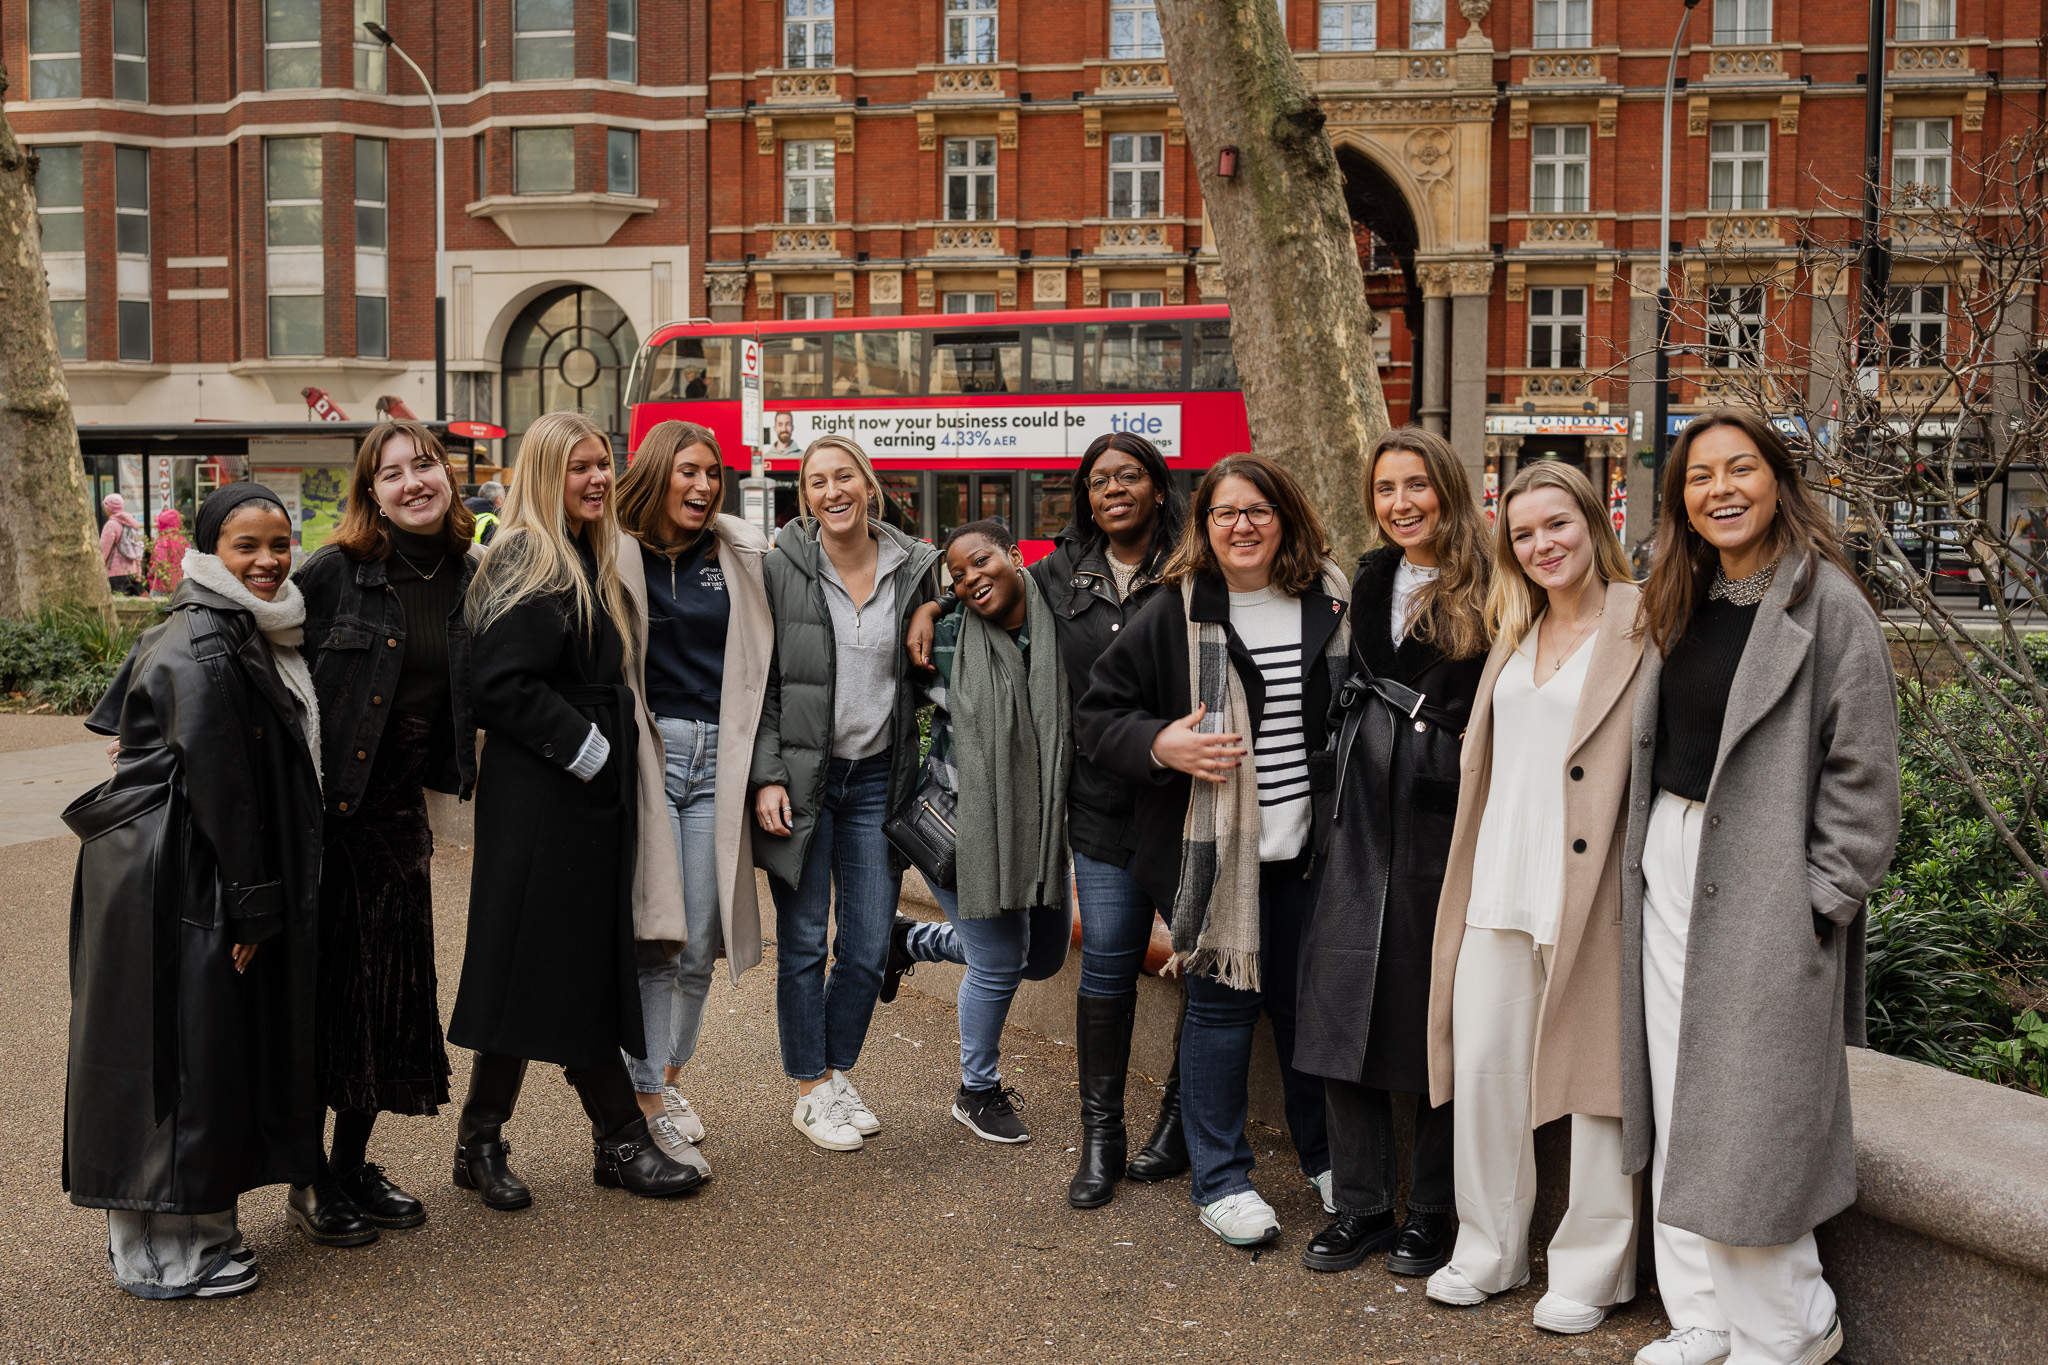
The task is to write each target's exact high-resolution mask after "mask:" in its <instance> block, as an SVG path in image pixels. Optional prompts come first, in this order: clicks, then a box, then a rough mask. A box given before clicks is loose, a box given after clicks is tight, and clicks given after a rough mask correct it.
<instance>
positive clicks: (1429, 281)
mask: <svg viewBox="0 0 2048 1365" xmlns="http://www.w3.org/2000/svg"><path fill="white" fill-rule="evenodd" d="M1415 280H1416V283H1418V284H1420V285H1421V286H1422V297H1424V298H1426V299H1444V298H1449V297H1450V294H1451V268H1450V266H1448V265H1446V264H1445V263H1443V262H1441V261H1427V262H1424V263H1423V264H1421V265H1418V266H1416V267H1415Z"/></svg>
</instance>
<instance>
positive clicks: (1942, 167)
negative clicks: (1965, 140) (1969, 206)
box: [1892, 118, 1955, 207]
mask: <svg viewBox="0 0 2048 1365" xmlns="http://www.w3.org/2000/svg"><path fill="white" fill-rule="evenodd" d="M1936 136H1938V137H1939V145H1938V146H1932V145H1930V142H1931V141H1932V140H1933V138H1934V137H1936ZM1954 137H1955V124H1954V123H1953V122H1952V121H1951V120H1949V119H1945V118H1901V119H1893V120H1892V195H1893V197H1894V198H1895V199H1898V200H1902V201H1908V202H1910V203H1911V204H1912V205H1914V206H1919V205H1929V206H1933V207H1940V206H1943V205H1946V204H1947V203H1948V201H1949V171H1950V170H1951V169H1952V158H1953V157H1954V155H1955V142H1954Z"/></svg>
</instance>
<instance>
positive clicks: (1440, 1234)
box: [1387, 1209, 1458, 1275]
mask: <svg viewBox="0 0 2048 1365" xmlns="http://www.w3.org/2000/svg"><path fill="white" fill-rule="evenodd" d="M1457 1237H1458V1215H1457V1214H1455V1213H1453V1212H1451V1211H1450V1210H1449V1209H1440V1210H1438V1211H1437V1212H1434V1213H1416V1212H1414V1211H1413V1210H1410V1211H1409V1214H1408V1221H1407V1222H1406V1223H1403V1224H1402V1225H1401V1235H1400V1237H1399V1238H1398V1239H1397V1240H1396V1241H1395V1242H1394V1249H1393V1250H1392V1251H1390V1252H1388V1253H1387V1269H1388V1270H1391V1271H1393V1272H1394V1273H1395V1274H1396V1275H1434V1274H1435V1273H1436V1272H1437V1269H1438V1268H1439V1267H1440V1266H1442V1265H1443V1263H1444V1262H1446V1261H1448V1260H1450V1259H1451V1246H1452V1244H1453V1243H1454V1242H1456V1241H1457Z"/></svg>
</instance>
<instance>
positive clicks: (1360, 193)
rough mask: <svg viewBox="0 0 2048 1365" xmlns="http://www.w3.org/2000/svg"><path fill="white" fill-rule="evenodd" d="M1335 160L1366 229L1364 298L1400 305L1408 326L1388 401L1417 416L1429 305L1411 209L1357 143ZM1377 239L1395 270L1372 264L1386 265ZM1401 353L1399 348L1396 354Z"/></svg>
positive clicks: (1348, 202) (1379, 307)
mask: <svg viewBox="0 0 2048 1365" xmlns="http://www.w3.org/2000/svg"><path fill="white" fill-rule="evenodd" d="M1337 165H1338V167H1339V168H1340V169H1341V170H1342V171H1343V173H1344V202H1345V206H1346V207H1347V208H1348V209H1349V210H1350V212H1351V221H1352V222H1353V223H1355V224H1357V225H1358V227H1359V228H1361V229H1363V230H1364V231H1363V232H1362V233H1361V234H1360V237H1361V250H1360V261H1359V264H1360V266H1361V268H1363V269H1364V271H1365V277H1366V295H1367V298H1368V299H1369V300H1370V301H1371V303H1372V305H1373V308H1374V310H1375V311H1376V312H1380V313H1383V314H1384V313H1387V312H1389V311H1398V313H1399V314H1400V319H1401V325H1402V326H1403V327H1404V328H1405V329H1406V332H1407V339H1408V345H1407V347H1406V354H1407V356H1408V358H1409V361H1410V363H1409V365H1408V369H1407V371H1406V382H1405V386H1403V385H1401V381H1400V379H1399V378H1398V376H1396V375H1387V376H1383V383H1384V384H1385V385H1386V387H1387V389H1388V391H1389V392H1388V405H1389V407H1390V408H1393V409H1395V410H1396V411H1398V410H1399V409H1400V408H1402V407H1405V409H1406V412H1407V415H1408V420H1409V421H1411V422H1420V421H1422V420H1423V419H1424V416H1425V411H1424V404H1423V392H1422V388H1421V384H1420V379H1421V375H1420V372H1419V366H1418V365H1417V364H1415V363H1414V362H1415V360H1416V359H1417V358H1419V357H1421V356H1422V355H1423V354H1424V347H1423V340H1424V329H1425V328H1426V327H1427V326H1428V318H1427V313H1428V309H1427V307H1426V306H1425V303H1424V300H1423V293H1422V285H1421V283H1420V282H1419V278H1418V276H1417V274H1416V268H1415V253H1416V250H1417V249H1418V247H1419V246H1420V245H1421V232H1420V229H1419V227H1418V225H1417V223H1416V220H1415V213H1414V211H1413V209H1412V208H1410V206H1409V203H1408V196H1407V195H1405V194H1403V193H1402V191H1401V187H1400V186H1399V185H1397V184H1396V183H1395V182H1394V179H1393V177H1392V176H1390V175H1388V174H1387V172H1386V171H1385V170H1384V169H1382V168H1381V167H1380V165H1379V163H1377V162H1376V161H1374V160H1373V159H1372V158H1371V157H1370V156H1367V155H1366V154H1365V153H1364V152H1362V151H1360V150H1359V149H1358V148H1357V147H1356V146H1349V145H1345V146H1339V147H1338V148H1337ZM1368 234H1369V235H1368ZM1375 241H1376V242H1377V244H1378V245H1379V246H1380V247H1381V248H1383V249H1384V251H1385V252H1386V254H1387V255H1388V256H1390V257H1391V258H1392V265H1393V267H1394V270H1393V271H1387V270H1385V269H1384V268H1380V269H1376V268H1375V266H1376V265H1378V266H1382V267H1383V266H1384V263H1383V262H1378V261H1375V260H1374V259H1372V255H1371V247H1370V246H1369V245H1368V243H1370V242H1375ZM1396 272H1398V273H1397V274H1396ZM1399 353H1400V352H1399V350H1398V349H1397V351H1396V354H1397V355H1398V354H1399ZM1397 386H1400V387H1405V393H1402V394H1399V395H1397V394H1396V392H1395V391H1394V390H1395V389H1396V388H1397ZM1399 397H1405V399H1406V402H1405V404H1403V403H1399V402H1398V401H1397V398H1399ZM1431 415H1434V416H1435V417H1436V418H1437V423H1438V424H1437V426H1436V427H1435V430H1438V431H1441V430H1442V429H1443V427H1442V413H1441V412H1437V413H1434V414H1431Z"/></svg>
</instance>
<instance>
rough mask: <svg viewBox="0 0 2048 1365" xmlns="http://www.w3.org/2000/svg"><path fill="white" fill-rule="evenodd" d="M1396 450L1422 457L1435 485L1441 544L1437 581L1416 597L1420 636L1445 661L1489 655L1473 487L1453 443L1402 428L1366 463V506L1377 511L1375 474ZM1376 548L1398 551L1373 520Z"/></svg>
mask: <svg viewBox="0 0 2048 1365" xmlns="http://www.w3.org/2000/svg"><path fill="white" fill-rule="evenodd" d="M1390 450H1401V451H1406V452H1407V453H1409V454H1410V455H1416V456H1420V457H1421V459H1422V468H1423V471H1424V472H1425V473H1426V474H1428V475H1429V485H1430V487H1431V488H1433V489H1434V490H1436V501H1437V508H1438V512H1437V523H1436V537H1435V543H1434V544H1432V545H1431V546H1430V549H1431V551H1432V552H1434V554H1435V555H1436V564H1437V576H1436V577H1435V578H1433V579H1431V580H1430V581H1429V582H1427V583H1425V584H1423V586H1422V590H1421V591H1420V592H1418V593H1417V594H1416V595H1415V615H1414V618H1413V619H1414V622H1415V625H1414V632H1413V633H1414V635H1415V638H1416V639H1418V640H1423V641H1426V642H1428V643H1429V644H1432V645H1435V646H1436V647H1437V649H1438V650H1440V651H1441V652H1442V653H1443V655H1444V657H1446V658H1450V659H1470V658H1472V657H1473V656H1475V655H1479V654H1484V653H1485V652H1486V649H1487V646H1488V645H1490V644H1491V643H1492V637H1491V636H1490V635H1488V634H1487V630H1486V580H1487V578H1488V576H1489V575H1488V569H1489V567H1490V561H1489V559H1488V557H1487V552H1486V521H1485V518H1483V517H1481V516H1480V514H1479V504H1478V503H1477V502H1475V501H1474V500H1473V498H1472V484H1471V482H1470V480H1468V479H1466V477H1465V466H1464V463H1463V462H1462V461H1460V460H1459V459H1458V452H1457V451H1455V450H1453V449H1452V448H1451V443H1450V442H1449V441H1446V440H1445V439H1444V438H1443V437H1441V436H1439V435H1437V434H1436V433H1435V432H1433V431H1425V430H1423V429H1422V428H1421V427H1396V428H1395V429H1394V430H1392V431H1389V432H1387V433H1386V434H1385V435H1384V436H1381V437H1380V439H1379V441H1378V443H1377V444H1375V445H1374V446H1373V448H1372V454H1371V455H1369V456H1367V457H1366V461H1365V505H1366V506H1367V507H1371V506H1373V505H1374V502H1373V495H1372V481H1373V474H1374V472H1375V471H1376V470H1377V469H1378V468H1379V464H1380V457H1381V456H1382V455H1385V454H1386V453H1387V452H1388V451H1390ZM1373 543H1374V544H1375V545H1392V544H1393V543H1394V541H1393V539H1392V537H1390V536H1388V535H1387V532H1386V528H1385V527H1383V526H1381V525H1380V524H1379V518H1378V517H1377V516H1375V517H1374V518H1373Z"/></svg>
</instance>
